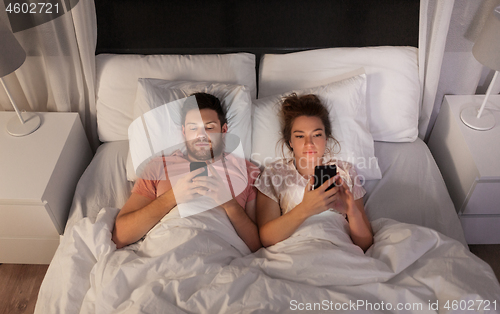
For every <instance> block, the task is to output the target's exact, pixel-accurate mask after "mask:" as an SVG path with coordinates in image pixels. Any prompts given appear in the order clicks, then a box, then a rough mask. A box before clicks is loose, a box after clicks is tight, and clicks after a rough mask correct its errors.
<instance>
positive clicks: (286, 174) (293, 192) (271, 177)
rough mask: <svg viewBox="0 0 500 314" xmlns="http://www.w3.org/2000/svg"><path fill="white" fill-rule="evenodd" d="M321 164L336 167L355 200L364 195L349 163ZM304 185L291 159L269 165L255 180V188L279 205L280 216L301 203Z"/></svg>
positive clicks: (357, 177) (364, 192)
mask: <svg viewBox="0 0 500 314" xmlns="http://www.w3.org/2000/svg"><path fill="white" fill-rule="evenodd" d="M323 164H325V165H332V164H335V165H337V172H338V174H340V176H341V178H342V179H343V180H344V182H345V183H346V184H347V186H348V187H349V189H350V190H351V192H352V194H353V196H354V199H355V200H356V199H359V198H362V197H363V195H365V194H366V191H365V189H364V188H363V187H362V184H361V182H360V178H359V176H358V174H357V173H356V170H355V169H354V166H353V165H352V164H351V163H349V162H345V161H340V160H335V159H333V158H332V159H330V160H329V161H327V162H324V163H323ZM306 185H307V179H306V178H304V177H303V176H302V175H301V174H300V173H299V172H298V171H297V168H296V167H295V164H294V160H293V159H279V160H277V161H275V162H273V163H271V164H269V165H268V166H267V167H266V168H265V169H264V171H263V172H262V173H261V174H260V175H259V177H258V178H257V180H255V187H256V188H257V189H258V190H259V191H260V192H262V193H263V194H264V195H266V196H268V197H269V198H271V199H272V200H274V201H275V202H277V203H278V204H279V205H280V208H281V214H282V215H284V214H286V213H287V212H289V211H290V210H292V209H293V208H295V206H297V205H298V204H299V203H300V202H301V201H302V198H303V197H304V189H305V187H306Z"/></svg>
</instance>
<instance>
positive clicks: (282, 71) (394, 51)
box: [259, 47, 420, 142]
mask: <svg viewBox="0 0 500 314" xmlns="http://www.w3.org/2000/svg"><path fill="white" fill-rule="evenodd" d="M359 67H364V68H365V71H366V76H367V92H366V94H367V98H366V106H367V112H368V118H369V121H370V131H371V133H372V135H373V139H374V140H376V141H387V142H413V141H414V140H415V139H416V138H417V136H418V116H419V103H420V82H419V78H418V53H417V48H414V47H364V48H330V49H319V50H310V51H303V52H296V53H289V54H280V55H271V54H267V55H264V56H263V57H262V60H261V66H260V71H259V98H261V97H267V96H270V95H276V94H281V93H284V92H287V91H290V90H294V89H304V88H311V87H314V86H320V85H325V84H328V83H332V82H334V81H337V80H338V78H337V76H338V75H340V74H343V73H346V72H349V71H352V70H354V69H357V68H359Z"/></svg>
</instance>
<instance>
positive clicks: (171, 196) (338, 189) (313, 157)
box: [112, 93, 373, 252]
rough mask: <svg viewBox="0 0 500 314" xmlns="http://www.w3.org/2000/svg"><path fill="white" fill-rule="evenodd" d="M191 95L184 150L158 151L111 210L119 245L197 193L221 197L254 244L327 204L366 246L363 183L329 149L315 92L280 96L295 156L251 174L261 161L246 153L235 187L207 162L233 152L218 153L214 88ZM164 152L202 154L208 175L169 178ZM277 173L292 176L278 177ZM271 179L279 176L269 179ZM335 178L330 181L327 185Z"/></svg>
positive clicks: (222, 120) (221, 118) (223, 128)
mask: <svg viewBox="0 0 500 314" xmlns="http://www.w3.org/2000/svg"><path fill="white" fill-rule="evenodd" d="M194 96H195V97H196V103H197V104H196V103H192V102H186V104H185V105H184V107H183V109H182V112H181V115H182V133H183V135H184V138H185V143H186V155H182V153H180V152H175V153H174V154H173V155H172V156H169V157H163V160H162V162H156V163H151V164H150V165H148V167H149V171H150V172H151V168H153V172H156V173H162V174H161V175H160V176H157V177H156V178H152V177H145V178H143V179H139V180H138V181H137V182H136V184H135V186H134V188H133V190H132V195H131V196H130V198H129V199H128V201H127V202H126V204H125V205H124V206H123V208H122V209H121V210H120V212H119V213H118V215H117V217H116V221H115V225H114V229H113V234H112V239H113V241H114V242H115V244H116V246H117V248H121V247H124V246H126V245H128V244H131V243H134V242H136V241H138V240H139V239H141V238H142V237H144V236H145V235H146V234H147V232H148V231H149V230H151V229H152V228H153V227H154V226H155V225H156V224H157V223H158V222H159V221H160V220H161V219H162V218H163V217H164V216H165V215H167V214H168V213H169V212H170V211H171V210H172V209H173V208H174V207H175V206H176V205H179V204H183V203H189V202H190V201H193V200H196V199H197V198H199V197H202V196H208V197H210V198H212V199H213V200H214V201H215V202H216V203H217V204H221V205H220V206H221V207H222V208H223V209H224V211H225V213H226V214H227V216H228V218H229V220H230V222H231V224H232V225H233V227H234V229H235V230H236V232H237V234H238V235H239V236H240V237H241V239H242V240H243V241H244V242H245V244H246V245H247V246H248V248H249V249H250V250H251V251H253V252H254V251H257V250H258V249H259V248H260V247H261V246H262V244H263V245H264V246H266V247H267V246H271V245H274V244H276V243H278V242H280V241H282V240H285V239H286V238H288V237H290V235H292V234H293V233H294V232H295V231H296V230H297V229H298V228H299V226H300V225H301V224H302V223H303V222H304V221H305V220H306V219H307V218H308V217H311V216H313V215H316V214H319V213H321V212H324V211H327V210H335V211H336V212H337V213H339V214H341V215H344V217H346V224H348V229H347V230H350V237H351V239H352V241H353V243H354V244H356V245H358V246H359V247H360V248H361V249H363V250H364V251H366V250H367V249H368V248H369V247H370V246H371V244H372V242H373V232H372V230H371V227H370V223H369V222H368V219H367V217H366V215H365V212H364V207H363V199H362V196H363V195H364V193H365V191H364V189H363V188H362V187H361V186H360V184H359V180H357V175H356V172H355V170H354V168H353V167H352V165H350V164H348V163H344V162H337V161H336V160H334V159H333V158H332V157H331V156H330V154H329V153H328V151H329V148H328V147H327V146H328V145H327V144H328V142H329V140H330V139H331V140H332V141H333V142H335V139H334V138H333V136H332V133H331V125H330V121H329V118H328V111H327V109H326V108H325V107H324V106H323V105H322V104H321V102H320V101H319V99H318V98H317V97H316V96H314V95H305V96H301V97H299V96H297V95H291V96H290V97H287V98H286V99H285V100H284V101H283V105H282V110H281V114H282V134H283V138H282V141H283V142H284V144H285V145H286V146H287V147H288V148H289V149H290V150H291V151H292V152H293V155H294V158H293V159H291V160H289V161H286V160H279V161H277V162H274V163H272V164H270V165H269V166H268V167H267V168H266V169H265V170H264V172H263V173H262V174H261V175H260V176H259V177H258V178H257V179H256V180H255V178H256V177H257V174H258V172H259V169H258V168H257V167H256V166H255V165H253V164H252V163H250V162H248V161H245V165H246V170H247V178H248V180H247V181H246V186H245V187H244V188H243V189H240V190H242V192H241V193H239V194H238V195H235V193H234V191H233V189H231V187H230V189H231V191H228V189H227V188H226V185H225V183H224V180H222V178H221V174H219V173H218V172H217V171H216V170H215V168H214V166H213V165H214V164H215V163H216V162H217V161H219V160H222V162H223V163H224V161H226V163H230V162H231V161H230V160H228V159H230V158H236V157H231V156H228V155H227V154H225V153H223V152H224V141H225V135H226V132H227V129H228V127H227V123H226V116H225V112H224V110H223V108H222V106H221V104H220V101H219V100H218V99H217V98H216V97H215V96H212V95H209V94H205V93H196V94H194ZM193 104H194V105H193ZM166 160H167V161H166ZM168 160H170V161H172V160H183V161H189V162H206V163H207V169H208V173H210V174H211V175H209V176H199V175H200V174H202V172H203V171H204V168H199V169H197V170H194V171H191V172H190V173H188V174H185V175H183V176H182V177H181V178H180V179H178V180H177V181H176V182H175V183H174V182H173V181H171V180H168V173H167V172H168V171H167V165H166V164H167V163H168V162H169V161H168ZM334 162H335V163H336V164H337V169H338V175H337V176H335V177H334V178H330V179H329V180H328V181H326V182H325V183H324V184H323V185H322V186H320V187H319V188H317V189H314V190H313V189H312V186H313V183H314V180H313V179H314V178H313V175H314V167H315V166H316V165H321V164H332V163H334ZM151 165H152V166H151ZM224 165H225V164H224ZM154 168H156V169H154ZM158 168H159V169H158ZM223 175H224V172H222V176H223ZM226 175H227V171H226ZM160 177H161V178H162V179H161V180H159V179H158V178H160ZM226 178H227V181H230V179H229V177H226ZM283 178H287V179H291V180H285V181H283V180H276V179H283ZM276 181H280V182H281V183H283V184H274V183H275V182H276ZM171 182H172V184H171ZM333 183H336V186H335V187H334V188H332V189H330V190H328V191H326V189H327V188H328V187H329V186H330V185H332V184H333ZM172 185H173V186H172ZM229 186H231V184H229ZM293 191H295V193H293ZM291 192H292V193H291ZM297 192H298V193H297ZM227 199H229V200H228V201H227ZM292 209H293V210H292ZM261 243H262V244H261Z"/></svg>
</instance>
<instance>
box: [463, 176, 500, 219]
mask: <svg viewBox="0 0 500 314" xmlns="http://www.w3.org/2000/svg"><path fill="white" fill-rule="evenodd" d="M471 190H472V191H471V192H472V194H471V195H470V199H469V201H468V202H467V205H466V206H465V209H464V211H463V213H462V214H463V215H471V214H476V215H479V214H484V215H499V214H500V181H497V182H495V181H493V182H487V181H486V182H485V181H483V182H479V181H476V184H474V186H473V187H472V189H471Z"/></svg>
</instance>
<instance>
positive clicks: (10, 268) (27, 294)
mask: <svg viewBox="0 0 500 314" xmlns="http://www.w3.org/2000/svg"><path fill="white" fill-rule="evenodd" d="M48 267H49V265H19V264H0V313H1V314H20V313H33V312H34V311H35V303H36V299H37V297H38V290H40V285H41V284H42V280H43V277H44V276H45V273H46V272H47V268H48Z"/></svg>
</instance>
